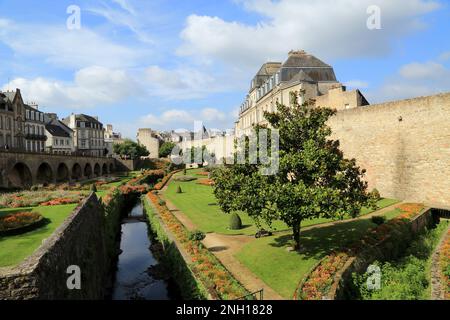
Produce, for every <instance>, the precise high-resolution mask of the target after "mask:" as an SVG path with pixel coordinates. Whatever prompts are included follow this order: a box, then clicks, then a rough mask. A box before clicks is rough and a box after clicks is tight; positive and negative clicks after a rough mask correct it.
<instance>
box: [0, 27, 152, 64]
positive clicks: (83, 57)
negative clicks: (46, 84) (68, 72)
mask: <svg viewBox="0 0 450 320" xmlns="http://www.w3.org/2000/svg"><path fill="white" fill-rule="evenodd" d="M0 43H3V44H4V45H6V46H8V47H10V48H11V49H12V50H13V51H14V53H15V54H16V55H19V56H23V57H43V59H44V61H45V62H46V63H49V64H51V65H55V66H58V67H67V68H83V67H87V66H91V65H99V66H103V67H108V68H121V67H130V66H134V65H136V64H137V63H138V62H139V61H141V59H142V58H144V57H145V56H146V55H147V54H148V51H147V50H138V49H136V48H133V47H132V46H124V45H122V44H118V43H115V42H113V41H111V40H109V39H108V38H107V37H104V36H102V35H101V34H99V33H97V32H94V31H93V30H90V29H89V28H87V27H85V26H84V25H82V28H81V29H80V30H68V29H67V28H66V27H65V24H61V25H58V26H48V25H33V24H18V23H14V22H12V21H8V20H0Z"/></svg>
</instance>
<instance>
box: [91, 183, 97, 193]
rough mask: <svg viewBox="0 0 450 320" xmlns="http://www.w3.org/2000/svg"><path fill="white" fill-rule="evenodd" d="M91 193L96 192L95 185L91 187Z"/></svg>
mask: <svg viewBox="0 0 450 320" xmlns="http://www.w3.org/2000/svg"><path fill="white" fill-rule="evenodd" d="M91 192H97V186H96V185H95V183H94V184H92V186H91Z"/></svg>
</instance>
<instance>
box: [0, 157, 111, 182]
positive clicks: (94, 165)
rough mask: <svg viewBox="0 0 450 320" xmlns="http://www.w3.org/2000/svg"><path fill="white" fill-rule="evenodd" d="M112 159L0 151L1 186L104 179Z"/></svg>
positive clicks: (108, 171) (109, 170) (109, 169)
mask: <svg viewBox="0 0 450 320" xmlns="http://www.w3.org/2000/svg"><path fill="white" fill-rule="evenodd" d="M115 170H116V160H115V159H114V158H101V157H91V156H69V155H66V156H65V155H56V154H48V153H25V152H9V151H0V187H3V188H12V187H30V186H32V185H38V184H45V183H63V182H75V181H81V180H85V179H90V178H94V177H100V176H106V175H108V174H110V173H113V172H114V171H115Z"/></svg>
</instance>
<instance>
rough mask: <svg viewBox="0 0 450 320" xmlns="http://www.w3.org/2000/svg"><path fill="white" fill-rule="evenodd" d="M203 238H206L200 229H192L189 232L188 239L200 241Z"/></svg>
mask: <svg viewBox="0 0 450 320" xmlns="http://www.w3.org/2000/svg"><path fill="white" fill-rule="evenodd" d="M205 238H206V235H205V233H204V232H202V231H200V230H196V231H192V232H191V233H190V234H189V240H191V241H202V240H203V239H205Z"/></svg>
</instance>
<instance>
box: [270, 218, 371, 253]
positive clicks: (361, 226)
mask: <svg viewBox="0 0 450 320" xmlns="http://www.w3.org/2000/svg"><path fill="white" fill-rule="evenodd" d="M374 226H375V225H374V224H373V223H372V221H371V220H370V219H361V220H355V221H349V222H346V223H340V224H336V225H332V226H327V227H318V228H314V229H310V230H307V231H305V232H302V233H301V239H300V241H301V243H300V245H301V247H302V249H301V250H300V251H299V252H298V254H300V255H302V256H305V257H306V258H321V257H323V256H324V255H326V254H329V253H330V252H331V251H333V250H338V249H341V248H343V247H345V246H346V245H349V244H351V243H353V242H355V241H358V240H359V239H361V238H362V236H363V235H364V234H365V233H366V232H367V230H368V229H370V228H372V227H374ZM291 240H292V235H291V234H285V235H282V236H279V237H275V238H273V241H272V242H271V243H270V245H271V246H273V247H279V248H281V247H287V246H289V245H290V241H291Z"/></svg>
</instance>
